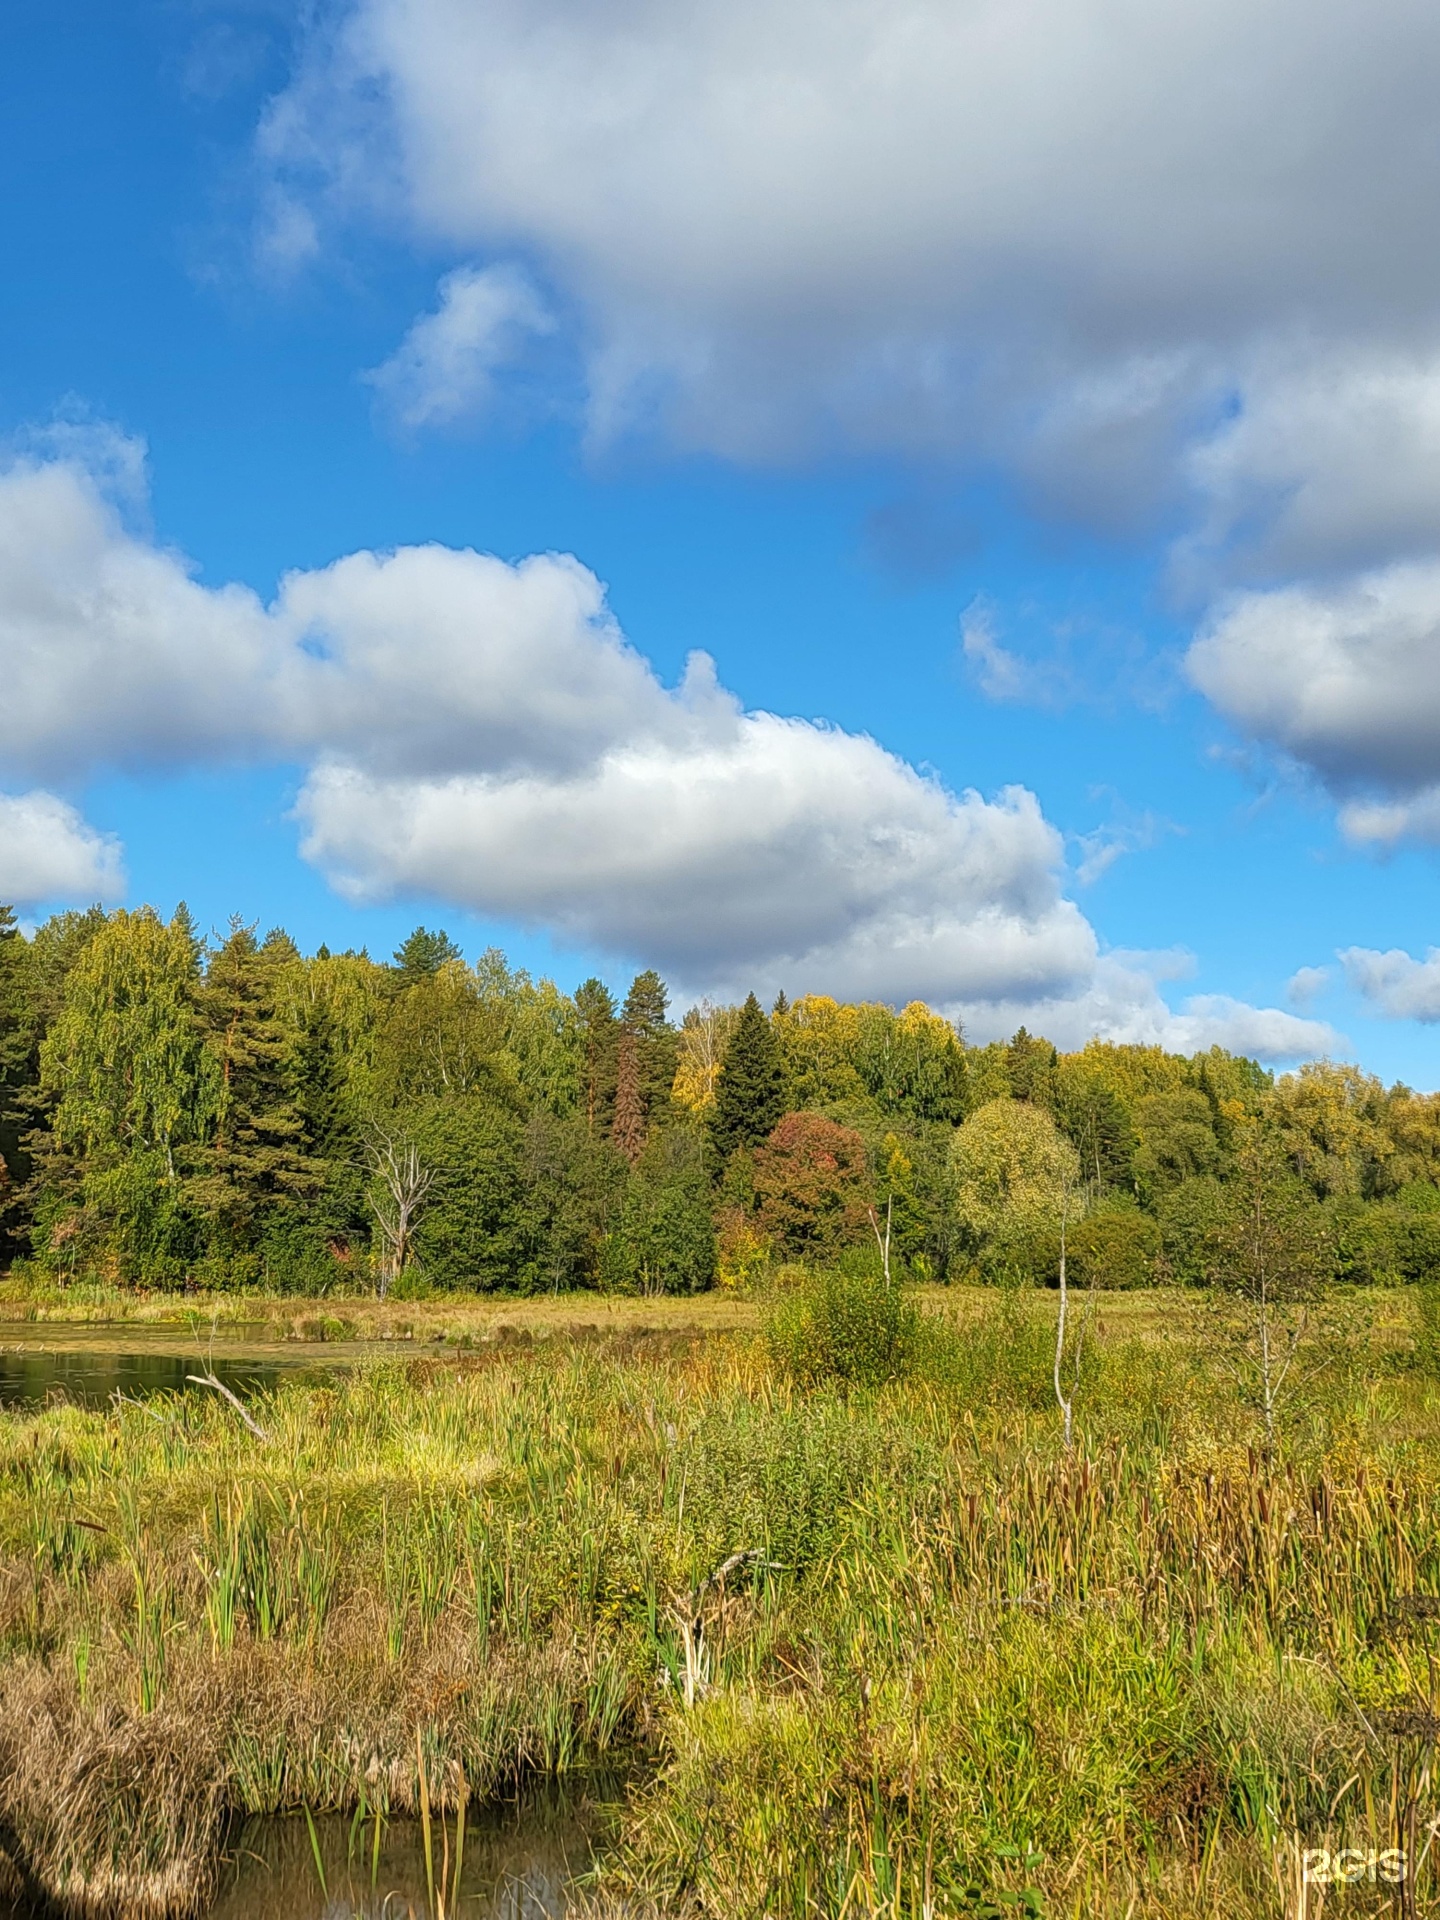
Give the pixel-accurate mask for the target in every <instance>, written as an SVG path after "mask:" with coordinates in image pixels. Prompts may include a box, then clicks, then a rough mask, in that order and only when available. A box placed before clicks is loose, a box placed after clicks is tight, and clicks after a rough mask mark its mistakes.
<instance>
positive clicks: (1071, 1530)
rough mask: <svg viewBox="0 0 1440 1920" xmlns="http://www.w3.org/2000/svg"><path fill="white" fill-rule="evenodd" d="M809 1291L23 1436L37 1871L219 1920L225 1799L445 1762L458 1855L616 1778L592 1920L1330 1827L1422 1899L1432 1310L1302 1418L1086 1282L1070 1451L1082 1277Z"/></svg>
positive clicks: (16, 1569) (18, 1421)
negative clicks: (730, 1325)
mask: <svg viewBox="0 0 1440 1920" xmlns="http://www.w3.org/2000/svg"><path fill="white" fill-rule="evenodd" d="M789 1284H790V1291H789V1293H788V1295H787V1294H782V1295H781V1296H779V1297H777V1298H775V1299H773V1300H772V1301H771V1302H770V1303H769V1305H768V1306H767V1307H766V1308H765V1309H764V1312H765V1315H766V1319H767V1324H766V1326H765V1327H764V1328H763V1329H762V1331H761V1332H760V1333H758V1334H748V1333H737V1334H733V1335H728V1336H726V1335H713V1334H712V1335H709V1336H706V1337H704V1338H698V1337H693V1336H686V1335H683V1334H670V1335H656V1336H652V1337H650V1338H646V1339H636V1338H633V1337H631V1338H627V1337H623V1336H622V1337H616V1338H611V1339H605V1340H595V1339H591V1340H581V1341H577V1340H574V1339H570V1338H567V1337H564V1336H560V1337H557V1338H554V1339H551V1340H548V1341H544V1342H539V1343H537V1344H536V1345H535V1346H533V1347H528V1348H527V1347H518V1346H516V1345H515V1344H514V1343H501V1342H496V1343H492V1344H491V1345H489V1346H488V1347H486V1348H483V1349H481V1350H479V1351H477V1352H476V1353H475V1354H474V1355H472V1356H468V1357H458V1358H457V1357H447V1358H444V1359H440V1358H428V1357H426V1358H417V1359H414V1360H412V1361H409V1362H407V1363H404V1364H395V1363H388V1364H383V1365H375V1366H368V1367H362V1368H360V1369H358V1370H351V1371H347V1372H343V1373H337V1374H336V1375H334V1376H333V1377H331V1378H329V1379H317V1378H315V1377H313V1376H312V1377H307V1378H299V1379H280V1380H278V1381H277V1382H276V1383H275V1384H274V1385H273V1386H272V1387H271V1388H269V1389H268V1390H267V1391H265V1392H264V1393H263V1394H260V1395H257V1396H255V1397H254V1398H252V1399H251V1401H250V1402H249V1410H250V1412H251V1414H252V1417H253V1418H254V1421H255V1424H256V1425H257V1426H259V1427H260V1428H261V1429H262V1431H263V1438H262V1437H260V1436H258V1435H257V1434H256V1433H255V1432H253V1431H250V1430H248V1429H247V1428H246V1426H244V1425H243V1424H242V1423H241V1421H240V1419H239V1418H238V1417H237V1416H236V1413H235V1412H234V1410H233V1409H232V1408H231V1407H229V1406H228V1405H226V1404H225V1403H224V1402H222V1401H220V1400H219V1399H218V1398H217V1396H215V1395H213V1394H192V1395H190V1396H188V1397H182V1396H178V1395H175V1396H167V1395H161V1396H157V1397H154V1398H151V1399H149V1400H147V1401H145V1402H143V1403H134V1404H132V1403H128V1402H120V1403H117V1404H115V1405H113V1406H111V1407H110V1408H108V1409H105V1410H84V1409H80V1408H77V1407H74V1406H68V1405H58V1404H57V1405H52V1406H49V1407H47V1408H45V1409H43V1410H40V1411H35V1412H28V1413H21V1412H10V1413H7V1414H0V1634H3V1644H4V1648H5V1661H4V1666H3V1669H0V1844H3V1847H4V1852H5V1856H6V1863H7V1872H8V1874H9V1876H10V1885H11V1890H12V1892H14V1893H17V1894H23V1893H25V1892H27V1891H28V1893H29V1894H30V1895H31V1896H32V1897H34V1898H37V1899H38V1898H40V1897H42V1896H43V1897H44V1898H46V1899H48V1900H51V1901H54V1902H57V1903H59V1904H60V1905H61V1906H62V1907H63V1908H64V1909H65V1910H67V1911H69V1912H73V1913H86V1914H95V1915H101V1914H110V1913H117V1914H118V1913H125V1914H137V1915H139V1914H145V1915H155V1916H160V1915H169V1914H179V1913H183V1912H189V1911H195V1910H197V1909H198V1908H200V1907H203V1905H204V1904H205V1902H206V1901H207V1900H209V1899H210V1898H211V1897H212V1895H213V1893H214V1891H215V1889H216V1886H217V1874H218V1872H219V1863H220V1860H221V1857H222V1842H223V1840H224V1838H225V1836H226V1834H227V1832H230V1831H232V1830H233V1822H234V1821H235V1820H236V1818H237V1817H240V1816H243V1815H257V1814H267V1813H274V1812H279V1811H286V1810H288V1811H291V1812H293V1813H296V1814H297V1815H302V1814H306V1813H308V1815H309V1816H310V1817H311V1818H314V1819H320V1818H322V1817H323V1816H324V1815H325V1814H326V1813H329V1812H340V1813H343V1814H344V1815H345V1816H346V1818H347V1819H349V1820H355V1819H356V1818H358V1819H359V1820H360V1821H361V1822H362V1823H364V1822H367V1821H368V1822H372V1823H373V1822H375V1821H376V1820H378V1821H379V1822H380V1823H381V1825H382V1827H383V1824H384V1823H385V1822H386V1821H389V1820H391V1819H394V1818H398V1817H401V1816H413V1815H417V1814H419V1813H420V1812H421V1793H422V1783H423V1791H424V1793H425V1795H426V1799H427V1803H428V1807H429V1817H430V1818H431V1819H432V1820H433V1821H434V1822H435V1823H436V1826H435V1829H434V1831H435V1833H436V1835H437V1836H438V1835H439V1834H440V1832H441V1831H442V1830H443V1831H445V1832H448V1833H449V1834H450V1835H451V1836H452V1843H453V1836H454V1834H455V1832H456V1827H457V1816H458V1813H459V1808H460V1805H461V1801H462V1798H463V1800H464V1802H465V1804H466V1806H467V1807H468V1808H470V1809H471V1810H472V1817H473V1812H474V1810H476V1809H478V1808H480V1807H482V1806H484V1805H485V1804H486V1803H487V1802H491V1801H493V1800H494V1799H495V1798H496V1797H497V1796H503V1795H505V1794H507V1793H510V1792H513V1791H514V1790H515V1789H516V1788H518V1787H520V1786H522V1785H524V1784H525V1783H527V1782H534V1781H536V1780H540V1779H550V1780H562V1781H564V1780H569V1781H572V1782H582V1781H583V1780H584V1779H585V1778H586V1777H587V1776H588V1775H589V1774H591V1773H592V1772H594V1771H595V1770H605V1769H608V1770H611V1771H614V1770H616V1769H621V1770H623V1771H624V1772H625V1773H626V1776H627V1778H628V1781H629V1785H628V1788H627V1790H626V1792H625V1794H624V1796H623V1800H622V1804H621V1805H620V1807H619V1809H618V1811H617V1813H616V1815H615V1818H614V1820H613V1823H612V1824H611V1826H610V1827H609V1828H608V1829H607V1831H606V1833H605V1835H604V1838H603V1842H602V1845H601V1848H600V1852H599V1856H598V1865H597V1869H596V1874H595V1877H594V1878H593V1879H591V1880H590V1881H588V1882H587V1883H586V1885H585V1887H584V1888H583V1889H581V1897H582V1898H583V1901H584V1903H585V1904H586V1905H587V1906H588V1907H590V1908H593V1909H595V1910H597V1911H603V1912H610V1913H622V1912H628V1913H642V1914H643V1913H657V1912H658V1913H663V1914H684V1913H690V1912H693V1913H695V1914H699V1915H706V1916H709V1915H715V1916H720V1915H724V1916H727V1920H728V1916H736V1915H755V1916H757V1917H758V1916H760V1915H765V1914H770V1915H775V1916H785V1917H786V1920H790V1917H791V1916H793V1920H802V1916H806V1917H808V1916H827V1920H828V1917H829V1916H836V1917H838V1916H842V1915H846V1916H855V1917H856V1920H858V1917H859V1916H862V1915H864V1916H870V1915H885V1916H895V1920H899V1916H902V1915H903V1916H906V1920H909V1917H910V1916H915V1920H920V1917H921V1916H925V1915H941V1914H986V1913H991V1914H997V1915H998V1914H1002V1913H1012V1912H1019V1913H1026V1912H1029V1913H1035V1914H1039V1913H1043V1914H1045V1915H1047V1916H1059V1915H1074V1916H1077V1920H1079V1917H1081V1916H1084V1917H1086V1920H1088V1917H1089V1916H1103V1915H1110V1914H1114V1915H1116V1916H1119V1915H1122V1914H1123V1915H1145V1914H1148V1915H1155V1916H1160V1915H1163V1916H1165V1917H1166V1920H1176V1917H1178V1916H1192V1915H1193V1916H1197V1917H1198V1916H1201V1915H1206V1916H1211V1915H1213V1916H1217V1917H1218V1916H1221V1915H1224V1916H1227V1917H1229V1916H1246V1915H1255V1916H1260V1915H1267V1916H1268V1915H1275V1914H1294V1915H1300V1914H1305V1915H1311V1916H1314V1915H1320V1914H1322V1913H1324V1912H1325V1911H1327V1910H1328V1909H1327V1908H1326V1906H1325V1904H1324V1903H1325V1901H1326V1900H1327V1899H1329V1900H1330V1901H1331V1902H1332V1905H1333V1904H1334V1902H1335V1901H1337V1900H1339V1899H1340V1898H1341V1897H1342V1890H1336V1889H1327V1888H1326V1887H1325V1886H1324V1885H1322V1884H1312V1885H1310V1886H1308V1887H1306V1886H1304V1885H1303V1884H1302V1879H1301V1876H1302V1872H1303V1862H1304V1857H1305V1849H1307V1848H1311V1849H1316V1848H1326V1849H1329V1850H1333V1851H1336V1852H1338V1851H1339V1850H1340V1849H1341V1848H1343V1847H1354V1848H1357V1849H1360V1850H1361V1855H1360V1856H1359V1857H1361V1858H1362V1859H1363V1858H1364V1857H1367V1850H1368V1854H1375V1855H1377V1857H1378V1855H1379V1854H1380V1853H1381V1852H1383V1851H1385V1850H1387V1849H1394V1848H1396V1847H1404V1848H1407V1849H1408V1850H1409V1855H1410V1859H1411V1861H1412V1862H1413V1868H1414V1870H1413V1872H1412V1874H1411V1877H1410V1879H1409V1881H1408V1883H1407V1885H1406V1886H1404V1887H1402V1888H1400V1889H1399V1891H1398V1893H1397V1890H1396V1889H1395V1888H1393V1887H1390V1886H1389V1885H1385V1884H1380V1883H1376V1884H1373V1885H1371V1884H1368V1883H1366V1882H1364V1880H1363V1876H1362V1881H1361V1883H1360V1884H1357V1885H1356V1886H1354V1887H1350V1888H1347V1889H1344V1890H1343V1898H1344V1900H1345V1902H1346V1906H1345V1910H1346V1911H1347V1912H1364V1911H1367V1910H1373V1911H1377V1912H1379V1911H1392V1910H1394V1903H1395V1901H1396V1899H1397V1898H1400V1899H1408V1900H1410V1901H1411V1902H1412V1905H1411V1907H1410V1909H1409V1910H1410V1911H1414V1912H1423V1911H1425V1910H1426V1903H1427V1901H1428V1900H1429V1899H1431V1898H1432V1897H1433V1890H1434V1889H1433V1879H1434V1864H1435V1863H1434V1858H1433V1853H1432V1852H1431V1851H1430V1850H1429V1846H1428V1837H1427V1836H1428V1823H1429V1821H1430V1819H1431V1817H1432V1813H1433V1807H1432V1803H1431V1800H1430V1791H1431V1769H1432V1760H1433V1747H1434V1739H1435V1736H1436V1734H1437V1732H1440V1720H1437V1715H1440V1700H1437V1699H1436V1697H1435V1684H1434V1678H1433V1674H1432V1664H1431V1647H1432V1640H1433V1636H1434V1634H1435V1633H1436V1631H1437V1630H1440V1621H1437V1619H1436V1615H1437V1614H1440V1597H1437V1596H1440V1475H1437V1471H1436V1454H1435V1449H1434V1441H1435V1436H1436V1426H1437V1421H1440V1393H1437V1390H1436V1388H1435V1386H1434V1385H1433V1384H1432V1377H1431V1375H1430V1373H1429V1372H1428V1371H1427V1363H1426V1357H1425V1355H1426V1349H1425V1345H1424V1340H1423V1338H1421V1337H1420V1336H1421V1334H1422V1333H1423V1329H1421V1327H1420V1325H1419V1322H1418V1320H1417V1318H1416V1315H1415V1309H1414V1301H1413V1299H1412V1297H1411V1296H1410V1295H1408V1294H1407V1295H1387V1296H1384V1298H1383V1299H1380V1298H1378V1297H1377V1299H1376V1301H1375V1302H1374V1303H1373V1310H1372V1311H1371V1312H1370V1313H1369V1314H1368V1315H1367V1316H1366V1321H1365V1324H1364V1326H1363V1328H1361V1329H1359V1330H1358V1332H1357V1334H1356V1337H1354V1338H1351V1337H1350V1336H1349V1334H1347V1332H1346V1329H1344V1328H1343V1327H1341V1328H1335V1327H1333V1326H1332V1327H1331V1329H1330V1331H1329V1332H1328V1333H1327V1334H1326V1336H1325V1338H1324V1339H1323V1340H1321V1341H1319V1342H1318V1344H1315V1345H1313V1346H1309V1347H1307V1349H1306V1355H1305V1359H1304V1361H1303V1363H1302V1366H1303V1384H1302V1385H1301V1386H1299V1387H1297V1389H1296V1392H1295V1394H1294V1395H1293V1397H1292V1398H1290V1399H1289V1400H1288V1401H1287V1402H1286V1403H1285V1406H1284V1409H1283V1412H1282V1414H1281V1416H1280V1418H1279V1419H1278V1421H1277V1423H1276V1427H1275V1431H1274V1433H1273V1435H1267V1431H1266V1425H1265V1421H1264V1418H1263V1409H1259V1408H1258V1407H1257V1403H1256V1401H1255V1399H1254V1396H1253V1394H1252V1393H1251V1391H1250V1389H1249V1388H1248V1387H1247V1385H1246V1382H1245V1379H1244V1376H1243V1374H1242V1372H1240V1371H1238V1370H1237V1366H1236V1364H1234V1362H1233V1358H1232V1355H1231V1353H1230V1351H1229V1350H1222V1349H1221V1348H1220V1347H1217V1345H1216V1342H1215V1340H1214V1338H1213V1335H1212V1332H1211V1326H1210V1323H1209V1322H1208V1321H1206V1320H1205V1319H1204V1318H1200V1319H1196V1318H1195V1317H1194V1316H1193V1315H1192V1314H1189V1313H1187V1311H1186V1308H1185V1303H1184V1300H1183V1297H1181V1296H1174V1295H1171V1296H1165V1297H1163V1298H1161V1297H1156V1296H1151V1301H1152V1310H1151V1312H1150V1314H1149V1316H1148V1318H1147V1319H1145V1320H1143V1321H1142V1320H1141V1319H1140V1318H1139V1317H1138V1316H1137V1317H1133V1325H1134V1326H1136V1327H1140V1326H1143V1327H1144V1332H1143V1335H1142V1334H1137V1333H1135V1332H1132V1331H1127V1326H1129V1325H1130V1324H1131V1321H1130V1320H1127V1317H1126V1315H1125V1313H1124V1312H1119V1313H1117V1312H1116V1311H1115V1309H1114V1303H1113V1301H1111V1300H1108V1299H1105V1298H1101V1299H1100V1300H1099V1301H1098V1304H1096V1305H1095V1307H1094V1319H1093V1323H1092V1326H1091V1330H1090V1339H1089V1343H1088V1347H1087V1352H1086V1354H1085V1357H1084V1359H1083V1363H1082V1366H1081V1369H1080V1372H1079V1375H1078V1378H1077V1384H1076V1386H1075V1436H1074V1444H1073V1446H1072V1447H1071V1448H1070V1449H1069V1450H1068V1451H1067V1450H1066V1448H1065V1446H1064V1442H1063V1430H1062V1425H1061V1421H1060V1417H1059V1414H1058V1411H1057V1409H1056V1406H1055V1401H1054V1393H1053V1383H1052V1361H1053V1341H1054V1303H1053V1296H1046V1295H1043V1294H1038V1293H1036V1292H1034V1291H1032V1290H1028V1289H1008V1290H997V1291H993V1292H991V1293H989V1294H988V1295H983V1296H979V1295H971V1296H969V1297H968V1298H966V1299H965V1300H963V1302H962V1301H960V1300H958V1299H957V1301H956V1308H957V1312H956V1313H954V1314H946V1313H944V1312H937V1311H936V1310H935V1308H934V1304H933V1302H934V1300H935V1298H936V1296H935V1295H934V1294H932V1295H930V1296H929V1298H928V1300H927V1310H926V1311H923V1312H919V1313H917V1312H914V1311H913V1310H911V1309H910V1308H908V1307H907V1306H905V1304H904V1303H903V1302H901V1303H898V1308H897V1303H896V1302H895V1301H894V1299H893V1298H890V1299H888V1300H887V1298H886V1297H885V1296H886V1289H885V1287H884V1283H883V1279H882V1278H881V1277H880V1276H879V1275H878V1273H877V1272H876V1271H875V1270H873V1269H872V1270H871V1271H870V1272H869V1273H868V1274H867V1273H865V1272H863V1271H862V1270H861V1269H860V1268H859V1266H858V1265H857V1266H855V1267H854V1268H853V1270H852V1271H851V1273H850V1274H849V1275H848V1276H847V1274H846V1272H845V1271H844V1270H843V1269H842V1270H837V1271H832V1272H831V1273H829V1274H828V1275H827V1276H826V1277H825V1278H824V1280H823V1283H820V1282H817V1281H816V1280H814V1279H813V1278H807V1277H804V1276H801V1275H796V1276H793V1277H792V1279H791V1281H790V1283H789ZM1130 1298H1131V1299H1132V1300H1133V1299H1134V1298H1135V1296H1130ZM1073 1306H1074V1303H1072V1307H1073ZM798 1327H803V1328H804V1330H805V1331H804V1337H803V1339H799V1338H798V1336H797V1331H796V1330H797V1328H798ZM1362 1336H1363V1337H1362ZM817 1355H818V1356H819V1357H818V1358H817ZM797 1356H804V1361H803V1364H801V1365H797V1364H796V1357H797ZM436 1845H437V1848H438V1845H439V1841H438V1837H437V1840H436ZM1367 1903H1368V1907H1367ZM1385 1903H1389V1904H1388V1905H1387V1904H1385ZM1400 1910H1401V1911H1405V1910H1406V1909H1405V1908H1403V1907H1402V1908H1401V1909H1400Z"/></svg>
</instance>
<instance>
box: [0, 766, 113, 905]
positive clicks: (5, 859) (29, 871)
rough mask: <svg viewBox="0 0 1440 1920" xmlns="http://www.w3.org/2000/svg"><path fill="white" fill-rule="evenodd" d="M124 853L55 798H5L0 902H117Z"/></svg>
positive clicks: (0, 801) (0, 818)
mask: <svg viewBox="0 0 1440 1920" xmlns="http://www.w3.org/2000/svg"><path fill="white" fill-rule="evenodd" d="M122 888H123V880H122V875H121V871H120V849H119V847H118V845H117V844H116V843H115V841H113V840H111V839H110V838H108V837H107V836H106V835H104V834H99V833H96V832H95V830H94V828H93V827H89V826H87V825H86V823H85V822H84V821H83V820H82V819H81V817H80V815H79V814H78V813H77V812H76V811H75V809H74V808H73V807H71V806H68V805H67V804H66V803H65V801H63V800H58V799H56V797H55V796H54V795H53V794H50V793H40V792H35V793H21V794H8V793H0V900H4V901H7V902H10V903H11V904H13V905H16V906H34V905H36V904H38V903H39V902H41V901H46V900H112V899H114V898H116V897H117V896H118V895H119V894H120V892H121V891H122Z"/></svg>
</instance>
